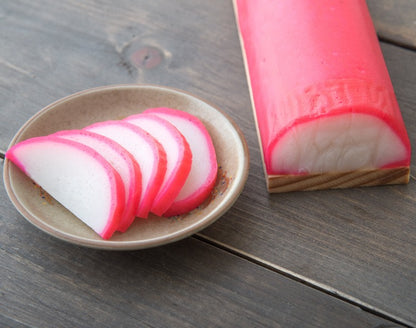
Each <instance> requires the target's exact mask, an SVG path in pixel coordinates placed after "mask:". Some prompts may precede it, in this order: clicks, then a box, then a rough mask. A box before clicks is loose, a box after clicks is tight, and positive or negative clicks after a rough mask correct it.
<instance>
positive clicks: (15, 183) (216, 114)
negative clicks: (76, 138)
mask: <svg viewBox="0 0 416 328" xmlns="http://www.w3.org/2000/svg"><path fill="white" fill-rule="evenodd" d="M150 107H172V108H176V109H180V110H183V111H187V112H189V113H191V114H193V115H195V116H197V117H199V118H200V119H201V121H202V122H203V123H204V124H205V126H206V128H207V129H208V131H209V132H210V134H211V137H212V139H213V142H214V146H215V149H216V152H217V159H218V164H219V167H220V169H219V175H218V179H217V184H216V186H215V188H214V191H213V193H212V195H211V197H210V199H209V200H207V201H206V202H205V203H204V204H203V205H202V206H200V207H199V208H198V209H196V210H194V211H192V212H190V213H188V214H186V215H183V216H179V217H173V218H161V217H156V216H150V217H149V218H148V219H146V220H145V219H136V220H135V222H134V223H133V224H132V226H131V227H130V228H129V230H128V231H127V232H125V233H118V232H117V233H115V234H114V235H113V237H112V238H111V239H110V240H103V239H101V238H100V237H99V236H98V235H96V234H95V233H94V232H93V231H92V230H91V229H90V228H89V227H87V226H86V225H85V224H84V223H82V222H81V221H80V220H78V219H77V218H76V217H75V216H73V215H72V214H71V213H70V212H69V211H67V210H66V209H65V208H63V207H62V206H61V205H60V204H59V203H57V202H56V201H55V200H53V199H51V198H50V197H48V195H44V194H43V193H42V190H41V189H40V188H39V187H37V186H36V185H35V184H33V182H32V181H31V180H30V179H29V178H28V177H27V176H26V175H24V174H23V173H22V172H21V171H20V170H19V169H18V168H17V167H16V166H14V164H13V163H11V162H10V161H8V160H6V161H5V163H4V182H5V186H6V190H7V193H8V195H9V197H10V199H11V201H12V202H13V204H14V205H15V206H16V208H17V210H18V211H19V212H20V213H21V214H22V215H23V216H24V217H25V218H26V219H27V220H28V221H29V222H31V223H32V224H34V225H35V226H36V227H38V228H40V229H42V230H43V231H45V232H47V233H49V234H50V235H52V236H55V237H57V238H59V239H62V240H65V241H68V242H71V243H74V244H78V245H83V246H88V247H93V248H101V249H114V250H128V249H140V248H147V247H153V246H157V245H162V244H166V243H170V242H173V241H176V240H179V239H182V238H185V237H187V236H190V235H192V234H194V233H196V232H197V231H199V230H201V229H203V228H205V227H206V226H208V225H209V224H211V223H213V222H214V221H215V220H217V219H218V218H219V217H221V216H222V215H223V214H224V213H225V212H226V211H227V210H228V209H229V208H230V207H231V206H232V205H233V203H234V201H235V200H236V199H237V197H238V196H239V194H240V193H241V191H242V189H243V187H244V184H245V182H246V180H247V175H248V166H249V164H248V163H249V161H248V149H247V145H246V142H245V140H244V136H243V135H242V133H241V131H240V130H239V128H238V127H237V126H236V125H235V123H233V122H232V121H231V120H230V118H229V117H227V116H226V115H224V113H222V112H221V111H219V110H218V109H216V108H214V107H213V106H211V105H209V104H207V103H206V102H204V101H202V100H200V99H198V98H195V97H194V96H192V95H190V94H188V93H185V92H182V91H179V90H175V89H170V88H165V87H159V86H152V85H116V86H107V87H100V88H95V89H91V90H86V91H82V92H79V93H76V94H74V95H71V96H68V97H66V98H63V99H61V100H58V101H57V102H55V103H53V104H51V105H49V106H47V107H45V108H44V109H42V110H41V111H40V112H38V113H37V114H36V115H34V116H33V117H32V118H31V119H29V121H28V122H26V123H25V124H24V125H23V126H22V128H21V129H20V130H19V132H18V133H17V134H16V136H15V137H14V138H13V140H12V142H11V144H10V146H11V145H14V144H16V143H17V142H19V141H22V140H25V139H28V138H31V137H35V136H43V135H48V134H51V133H54V132H56V131H58V130H63V129H80V128H83V127H85V126H87V125H89V124H91V123H94V122H99V121H104V120H109V119H122V118H124V117H126V116H128V115H131V114H134V113H139V112H141V111H143V110H144V109H146V108H150Z"/></svg>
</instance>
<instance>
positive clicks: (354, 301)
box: [193, 233, 413, 328]
mask: <svg viewBox="0 0 416 328" xmlns="http://www.w3.org/2000/svg"><path fill="white" fill-rule="evenodd" d="M193 238H196V239H198V240H200V241H203V242H206V243H208V244H210V245H212V246H214V247H217V248H220V249H222V250H224V251H226V252H228V253H230V254H233V255H235V256H238V257H240V258H242V259H245V260H247V261H249V262H251V263H254V264H256V265H259V266H261V267H263V268H265V269H267V270H271V271H273V272H275V273H278V274H280V275H283V276H285V277H286V278H289V279H291V280H294V281H297V282H300V283H301V284H303V285H305V286H308V287H310V288H313V289H315V290H318V291H320V292H323V293H325V294H327V295H329V296H332V297H335V298H337V299H338V300H341V301H344V302H346V303H349V304H351V305H354V306H357V307H359V308H360V309H361V310H363V311H366V312H368V313H371V314H373V315H376V316H378V317H380V318H383V319H386V320H389V321H392V322H394V323H395V324H399V325H402V326H405V327H409V328H411V327H413V324H412V323H411V322H409V321H407V320H404V319H402V318H399V317H397V316H395V315H392V314H390V313H388V312H386V311H384V310H382V309H379V308H377V307H374V306H372V305H371V304H368V303H366V302H363V301H361V300H360V299H358V298H355V297H353V296H351V295H348V294H346V293H343V292H341V291H339V290H337V289H334V288H332V287H330V286H328V285H325V284H322V283H319V282H317V281H314V280H312V279H309V278H307V277H305V276H302V275H300V274H298V273H296V272H293V271H291V270H288V269H285V268H283V267H280V266H278V265H276V264H274V263H271V262H269V261H266V260H263V259H261V258H259V257H257V256H255V255H252V254H249V253H247V252H244V251H242V250H240V249H237V248H235V247H233V246H230V245H228V244H225V243H222V242H219V241H217V240H215V239H213V238H210V237H208V236H205V235H203V234H201V233H197V234H195V235H193Z"/></svg>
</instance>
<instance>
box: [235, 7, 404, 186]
mask: <svg viewBox="0 0 416 328" xmlns="http://www.w3.org/2000/svg"><path fill="white" fill-rule="evenodd" d="M234 8H235V13H236V18H237V25H238V28H239V32H240V40H241V44H242V50H243V56H244V59H245V66H246V72H247V77H248V83H249V87H250V94H251V99H252V104H253V112H254V115H255V119H256V125H257V131H258V136H259V140H260V145H261V150H262V157H263V163H264V169H265V174H266V180H267V187H268V190H269V191H270V192H284V191H291V190H314V189H327V188H346V187H356V186H370V185H381V184H396V183H407V182H408V181H409V175H410V172H409V165H410V142H409V138H408V136H407V132H406V128H405V125H404V122H403V119H402V116H401V113H400V109H399V106H398V103H397V100H396V97H395V94H394V90H393V86H392V83H391V80H390V77H389V74H388V71H387V68H386V65H385V62H384V59H383V55H382V52H381V49H380V46H379V42H378V39H377V35H376V33H375V30H374V27H373V24H372V20H371V17H370V14H369V12H368V8H367V5H366V3H365V0H354V1H341V0H315V1H309V0H298V1H293V0H279V1H268V0H256V1H251V0H234Z"/></svg>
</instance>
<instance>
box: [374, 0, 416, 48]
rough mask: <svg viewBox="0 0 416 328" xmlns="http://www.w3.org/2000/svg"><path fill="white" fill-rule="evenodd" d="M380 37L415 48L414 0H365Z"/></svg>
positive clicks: (415, 12) (415, 14)
mask: <svg viewBox="0 0 416 328" xmlns="http://www.w3.org/2000/svg"><path fill="white" fill-rule="evenodd" d="M367 4H368V8H369V10H370V13H371V17H372V18H373V22H374V26H375V28H376V30H377V33H378V35H379V37H380V39H382V40H384V41H389V42H392V43H394V44H398V45H401V46H404V47H408V48H412V49H416V6H415V2H414V0H395V1H392V0H367Z"/></svg>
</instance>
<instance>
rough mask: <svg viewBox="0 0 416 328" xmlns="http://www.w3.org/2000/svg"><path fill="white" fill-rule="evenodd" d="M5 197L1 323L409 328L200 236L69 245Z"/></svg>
mask: <svg viewBox="0 0 416 328" xmlns="http://www.w3.org/2000/svg"><path fill="white" fill-rule="evenodd" d="M6 198H7V196H6V194H5V191H4V189H1V190H0V201H1V202H0V204H1V205H0V240H1V249H0V276H1V277H2V279H1V283H0V295H1V297H0V326H2V327H3V326H10V327H26V326H30V327H100V328H104V327H331V326H336V327H360V328H362V327H375V326H383V325H384V326H389V327H400V325H396V324H394V323H392V322H389V321H387V320H384V319H382V318H380V317H377V316H375V315H372V314H370V313H367V312H364V311H362V310H361V309H360V308H358V307H356V306H353V305H351V304H348V303H345V302H343V301H340V300H338V299H336V298H333V297H331V296H329V295H326V294H324V293H321V292H319V291H317V290H315V289H313V288H310V287H307V286H305V285H303V284H301V283H299V282H296V281H293V280H291V279H289V278H286V277H284V276H282V275H280V274H277V273H275V272H273V271H271V270H267V269H265V268H263V267H261V266H258V265H256V264H254V263H251V262H249V261H246V260H244V259H242V258H239V257H236V256H233V255H232V254H229V253H227V252H225V251H222V250H220V249H218V248H216V247H213V246H211V245H209V244H207V243H204V242H202V241H199V240H197V239H194V238H189V239H187V240H184V241H182V242H178V243H176V244H173V245H170V246H165V247H159V248H156V249H149V250H144V251H136V252H108V251H98V250H92V249H87V248H81V247H77V246H74V245H70V244H67V243H64V242H62V241H59V240H56V239H54V238H52V237H49V236H47V235H46V234H45V233H43V232H41V231H39V230H37V229H36V228H34V227H33V226H31V225H30V224H29V223H27V222H26V221H25V220H24V219H23V218H22V217H21V216H20V215H19V214H18V213H17V212H16V211H15V210H14V208H12V206H11V204H10V202H9V201H8V200H7V199H6Z"/></svg>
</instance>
